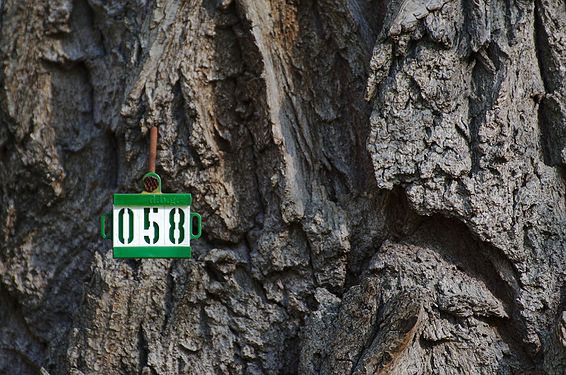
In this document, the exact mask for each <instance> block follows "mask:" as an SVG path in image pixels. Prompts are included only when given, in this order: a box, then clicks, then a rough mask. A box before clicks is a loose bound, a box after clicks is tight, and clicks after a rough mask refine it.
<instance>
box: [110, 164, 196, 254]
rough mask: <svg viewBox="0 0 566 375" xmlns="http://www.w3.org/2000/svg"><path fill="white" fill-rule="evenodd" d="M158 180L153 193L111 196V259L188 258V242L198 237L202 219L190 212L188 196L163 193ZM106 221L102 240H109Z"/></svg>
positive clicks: (189, 252)
mask: <svg viewBox="0 0 566 375" xmlns="http://www.w3.org/2000/svg"><path fill="white" fill-rule="evenodd" d="M153 174H154V173H153ZM154 175H155V176H157V175H156V174H154ZM146 176H147V175H146ZM152 177H153V176H152ZM157 179H158V181H159V187H158V188H157V189H156V191H155V192H152V193H141V194H114V207H113V210H112V222H113V223H112V242H113V248H114V258H190V257H191V243H190V241H191V239H197V238H199V237H200V236H201V231H202V218H201V216H200V215H199V214H198V213H196V212H191V203H192V202H191V201H192V197H191V194H163V193H161V179H160V178H159V176H157ZM105 218H106V216H105V215H103V216H102V218H101V234H102V237H103V238H107V237H108V236H107V235H106V229H105Z"/></svg>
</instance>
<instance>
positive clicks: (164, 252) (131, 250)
mask: <svg viewBox="0 0 566 375" xmlns="http://www.w3.org/2000/svg"><path fill="white" fill-rule="evenodd" d="M191 254H192V252H191V247H190V246H156V247H148V246H118V247H115V248H114V253H113V255H114V258H190V257H191Z"/></svg>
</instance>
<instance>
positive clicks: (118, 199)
mask: <svg viewBox="0 0 566 375" xmlns="http://www.w3.org/2000/svg"><path fill="white" fill-rule="evenodd" d="M192 200H193V199H192V196H191V194H114V206H120V207H121V206H130V207H140V206H143V207H163V206H167V207H173V206H176V207H179V206H190V205H191V203H192Z"/></svg>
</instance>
